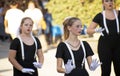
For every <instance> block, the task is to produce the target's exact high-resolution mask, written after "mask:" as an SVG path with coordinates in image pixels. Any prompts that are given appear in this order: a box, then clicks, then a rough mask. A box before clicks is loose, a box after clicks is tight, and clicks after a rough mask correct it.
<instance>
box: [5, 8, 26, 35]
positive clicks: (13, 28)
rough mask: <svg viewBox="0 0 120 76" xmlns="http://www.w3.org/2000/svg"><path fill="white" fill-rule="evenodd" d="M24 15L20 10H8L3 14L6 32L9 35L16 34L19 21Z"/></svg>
mask: <svg viewBox="0 0 120 76" xmlns="http://www.w3.org/2000/svg"><path fill="white" fill-rule="evenodd" d="M23 16H24V13H23V11H22V10H20V9H9V10H8V11H7V12H6V14H5V20H8V31H9V33H10V34H15V35H17V34H18V29H19V27H20V23H21V19H22V18H23Z"/></svg>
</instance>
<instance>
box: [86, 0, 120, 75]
mask: <svg viewBox="0 0 120 76" xmlns="http://www.w3.org/2000/svg"><path fill="white" fill-rule="evenodd" d="M102 4H103V8H104V9H103V11H102V12H100V13H98V14H97V15H96V16H95V17H94V19H93V21H92V23H91V24H90V26H89V27H88V30H87V33H88V34H90V35H91V34H94V33H96V32H98V33H101V36H100V38H99V41H98V55H99V58H100V61H101V62H102V65H101V70H102V74H101V76H110V72H111V63H112V62H113V65H114V70H115V74H116V76H120V72H119V71H120V47H119V45H120V25H119V24H120V11H118V10H116V9H114V0H102ZM98 25H99V26H100V28H96V27H97V26H98Z"/></svg>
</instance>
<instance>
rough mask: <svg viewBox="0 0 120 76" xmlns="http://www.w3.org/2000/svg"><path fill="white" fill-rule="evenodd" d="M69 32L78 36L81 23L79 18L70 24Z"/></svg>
mask: <svg viewBox="0 0 120 76" xmlns="http://www.w3.org/2000/svg"><path fill="white" fill-rule="evenodd" d="M68 29H69V31H70V33H72V34H74V35H76V36H79V35H80V34H81V31H82V24H81V21H80V20H76V21H75V22H74V23H73V25H72V26H69V27H68Z"/></svg>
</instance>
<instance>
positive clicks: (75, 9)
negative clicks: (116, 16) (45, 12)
mask: <svg viewBox="0 0 120 76" xmlns="http://www.w3.org/2000/svg"><path fill="white" fill-rule="evenodd" d="M83 1H84V5H82V3H81V0H50V1H49V2H48V3H47V5H46V8H48V9H49V11H50V13H52V16H53V19H54V22H55V23H56V24H60V25H61V24H62V22H63V20H64V18H66V17H68V16H75V17H78V18H80V19H81V21H82V23H83V24H87V25H89V24H90V22H91V21H92V19H93V17H94V16H95V15H96V14H97V13H98V12H100V11H102V2H101V1H102V0H83ZM116 5H117V6H120V0H116Z"/></svg>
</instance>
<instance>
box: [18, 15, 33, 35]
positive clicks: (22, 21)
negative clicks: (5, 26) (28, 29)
mask: <svg viewBox="0 0 120 76" xmlns="http://www.w3.org/2000/svg"><path fill="white" fill-rule="evenodd" d="M26 19H30V20H31V21H32V23H34V22H33V20H32V19H31V18H30V17H24V18H23V19H22V20H21V24H20V27H21V26H22V25H23V23H24V22H25V20H26ZM19 33H22V31H21V29H20V28H19Z"/></svg>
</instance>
